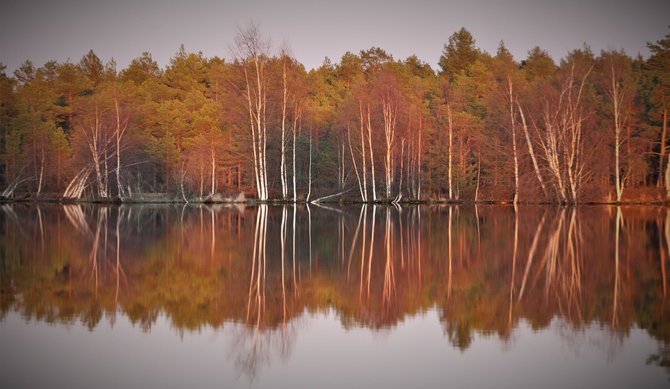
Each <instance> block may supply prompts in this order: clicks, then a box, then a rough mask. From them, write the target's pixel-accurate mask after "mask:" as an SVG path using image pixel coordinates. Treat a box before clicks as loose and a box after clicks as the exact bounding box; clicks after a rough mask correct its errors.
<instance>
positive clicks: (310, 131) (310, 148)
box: [305, 129, 312, 203]
mask: <svg viewBox="0 0 670 389" xmlns="http://www.w3.org/2000/svg"><path fill="white" fill-rule="evenodd" d="M311 195H312V130H311V129H310V130H309V172H308V179H307V197H306V198H305V201H306V202H308V203H309V197H310V196H311Z"/></svg>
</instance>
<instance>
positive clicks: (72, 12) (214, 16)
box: [0, 0, 670, 72]
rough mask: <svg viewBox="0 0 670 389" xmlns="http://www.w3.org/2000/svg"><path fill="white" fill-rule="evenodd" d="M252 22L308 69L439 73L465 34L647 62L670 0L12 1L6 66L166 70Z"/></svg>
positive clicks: (1, 21) (3, 44) (3, 39)
mask: <svg viewBox="0 0 670 389" xmlns="http://www.w3.org/2000/svg"><path fill="white" fill-rule="evenodd" d="M250 20H254V21H255V22H256V23H257V24H259V26H260V29H261V31H262V32H263V34H264V35H266V36H268V37H270V38H271V39H272V41H273V46H274V47H275V49H276V48H277V47H278V46H280V45H281V44H282V43H283V42H286V43H288V45H289V47H290V48H291V51H292V53H293V55H294V56H295V57H296V58H297V59H298V60H299V61H301V62H302V63H303V64H305V66H306V67H307V68H313V67H317V66H319V65H320V64H321V63H322V61H323V58H324V57H325V56H328V57H330V58H331V59H333V61H337V60H339V58H340V57H341V55H342V54H343V53H344V52H346V51H352V52H358V51H359V50H361V49H367V48H370V47H372V46H379V47H381V48H383V49H385V50H387V51H388V52H390V53H391V54H393V56H394V57H395V58H405V57H407V56H409V55H411V54H416V55H417V56H418V57H419V58H420V59H422V60H424V61H426V62H428V63H430V64H431V65H433V66H435V64H436V63H437V60H438V58H439V55H440V52H441V50H442V47H443V45H444V43H445V42H446V41H447V40H448V38H449V36H450V35H451V34H453V33H454V32H455V31H456V30H458V29H459V28H460V27H465V28H467V29H468V30H469V31H470V32H472V34H473V35H474V37H475V39H476V40H477V45H478V46H479V47H480V48H482V49H484V50H486V51H489V52H492V53H493V52H495V49H496V47H497V46H498V42H499V41H500V40H504V41H505V43H506V45H507V46H508V48H509V49H510V50H511V52H512V53H513V54H514V56H515V57H516V58H517V59H518V60H521V59H523V58H525V56H526V54H527V52H528V50H529V49H531V48H532V47H533V46H536V45H537V46H540V47H542V48H543V49H546V50H547V51H549V53H550V54H551V55H552V56H553V57H554V58H555V59H560V58H561V57H563V56H564V55H565V54H566V53H567V52H568V51H569V50H570V49H574V48H579V47H581V46H582V45H583V44H584V43H587V44H589V45H590V46H591V48H592V49H593V51H594V52H599V51H600V50H602V49H624V50H626V52H628V53H629V54H631V55H637V54H638V53H641V54H642V55H645V56H646V55H648V50H647V47H646V42H648V41H655V40H658V39H661V38H662V37H663V36H665V35H666V34H668V33H670V28H668V25H670V1H653V0H651V1H650V0H637V1H621V0H610V1H588V0H582V1H576V0H566V1H546V0H536V1H532V0H512V1H502V0H501V1H492V0H489V1H483V0H470V1H437V0H413V1H402V2H400V1H379V0H375V1H363V0H358V1H352V0H340V1H329V2H324V1H319V0H312V1H309V0H291V1H257V0H246V1H229V0H219V1H189V2H185V1H184V2H180V1H165V0H146V1H130V0H116V1H112V0H90V1H85V0H61V1H35V0H20V1H16V0H5V1H3V2H2V5H0V62H3V63H4V64H5V65H7V67H8V71H9V72H11V71H13V70H14V69H15V68H16V67H17V66H18V65H19V64H21V63H22V62H23V61H24V60H26V59H31V60H32V61H33V62H34V63H35V64H36V65H42V64H43V63H44V62H46V61H47V60H51V59H54V60H58V61H65V60H68V59H69V60H70V61H72V62H77V61H79V59H80V58H81V57H82V55H84V54H85V53H86V52H87V51H88V50H89V49H93V50H94V51H95V52H96V53H97V54H98V56H100V58H101V59H102V60H103V61H105V62H106V61H108V60H109V59H110V58H112V57H113V58H114V59H115V60H116V62H117V64H118V66H119V68H122V67H125V66H127V64H128V63H129V62H130V60H131V59H132V58H135V57H137V56H139V55H140V54H141V53H142V52H143V51H149V52H151V54H152V55H153V57H154V59H155V60H157V61H158V63H159V64H160V65H161V66H165V65H166V64H167V62H168V60H169V58H170V57H172V56H173V55H174V53H175V52H176V51H177V49H178V47H179V45H180V44H182V43H183V44H184V45H185V47H186V49H187V51H202V52H203V53H204V54H205V55H206V56H208V57H210V56H214V55H217V56H221V57H225V58H229V57H230V52H229V49H228V48H229V47H230V45H231V43H232V41H233V37H234V34H235V32H236V30H237V28H238V26H245V25H246V24H247V23H248V22H249V21H250Z"/></svg>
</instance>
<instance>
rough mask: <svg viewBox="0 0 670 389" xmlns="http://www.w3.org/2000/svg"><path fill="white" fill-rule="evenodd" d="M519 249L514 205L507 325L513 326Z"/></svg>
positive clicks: (517, 220)
mask: <svg viewBox="0 0 670 389" xmlns="http://www.w3.org/2000/svg"><path fill="white" fill-rule="evenodd" d="M477 228H479V218H477ZM518 247H519V209H518V207H517V205H516V203H515V204H514V251H513V253H512V276H511V277H510V283H509V313H508V315H507V325H508V326H510V327H511V325H512V311H513V309H514V277H515V276H516V254H517V249H518Z"/></svg>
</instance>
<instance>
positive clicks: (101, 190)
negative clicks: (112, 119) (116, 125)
mask: <svg viewBox="0 0 670 389" xmlns="http://www.w3.org/2000/svg"><path fill="white" fill-rule="evenodd" d="M100 127H101V125H100V113H99V111H98V105H97V104H96V106H95V124H94V128H93V131H92V135H91V141H89V149H90V150H91V156H92V157H93V166H94V169H95V176H96V182H97V184H98V195H99V196H100V197H102V198H105V197H107V190H106V188H105V182H104V178H103V177H102V175H103V172H102V167H101V163H100V142H101V139H100Z"/></svg>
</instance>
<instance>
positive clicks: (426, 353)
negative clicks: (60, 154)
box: [0, 204, 670, 388]
mask: <svg viewBox="0 0 670 389" xmlns="http://www.w3.org/2000/svg"><path fill="white" fill-rule="evenodd" d="M669 249H670V213H669V210H668V209H667V208H664V207H655V206H629V207H614V206H583V207H550V206H519V207H517V208H516V209H515V208H514V207H512V206H495V205H479V206H474V205H460V206H455V205H453V206H447V205H440V206H426V205H421V206H402V207H399V206H396V207H393V206H372V205H367V206H340V205H337V204H327V205H321V206H317V205H311V206H309V207H307V206H305V205H301V206H296V207H293V206H285V207H282V206H266V205H261V206H256V207H243V206H239V207H224V206H204V205H186V206H184V205H149V204H145V205H132V206H95V205H57V204H53V205H49V204H45V205H40V206H37V205H29V204H13V205H10V204H5V205H2V206H1V209H0V292H1V294H0V344H1V348H0V356H1V361H2V363H0V387H3V388H33V387H35V388H39V387H53V388H92V387H95V388H119V387H142V388H168V387H176V388H177V387H180V388H183V387H227V388H230V387H251V388H266V387H267V388H297V387H309V388H331V387H332V388H341V387H345V388H346V387H349V388H368V387H385V388H407V387H416V388H430V387H445V386H449V387H478V388H537V387H542V388H564V387H569V388H594V387H608V388H629V387H645V388H658V387H665V386H668V385H670V321H669V320H668V319H670V296H668V280H669V278H670V277H669V276H668V274H667V272H668V269H667V267H668V250H669Z"/></svg>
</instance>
